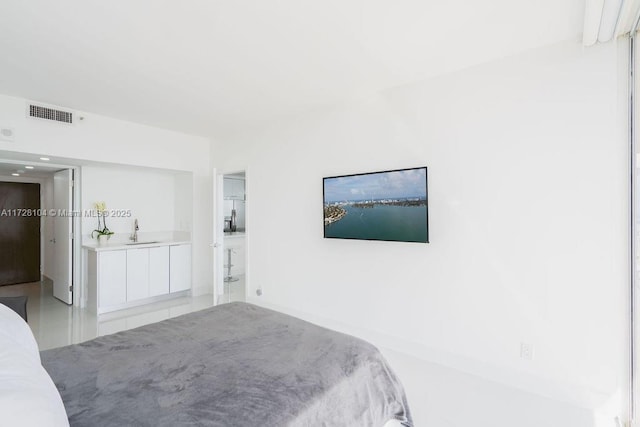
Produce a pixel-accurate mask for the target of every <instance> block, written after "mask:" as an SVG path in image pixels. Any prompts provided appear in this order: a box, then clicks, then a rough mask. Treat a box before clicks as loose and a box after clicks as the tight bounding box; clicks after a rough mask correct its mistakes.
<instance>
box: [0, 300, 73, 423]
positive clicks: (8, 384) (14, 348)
mask: <svg viewBox="0 0 640 427" xmlns="http://www.w3.org/2000/svg"><path fill="white" fill-rule="evenodd" d="M0 424H1V425H8V426H14V425H15V426H27V427H30V426H34V427H35V426H38V427H40V426H52V427H58V426H68V425H69V421H68V419H67V413H66V411H65V409H64V405H63V404H62V399H61V398H60V394H59V393H58V390H57V389H56V386H55V385H54V384H53V381H51V378H50V377H49V375H48V374H47V371H45V369H44V368H43V367H42V365H41V364H40V353H39V351H38V344H37V343H36V340H35V338H34V337H33V334H32V333H31V329H30V328H29V325H27V323H26V322H25V321H24V320H23V319H22V318H21V317H20V316H18V314H17V313H15V312H14V311H13V310H11V309H10V308H8V307H6V306H4V305H2V304H0Z"/></svg>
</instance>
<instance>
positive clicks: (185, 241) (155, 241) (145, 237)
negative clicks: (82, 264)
mask: <svg viewBox="0 0 640 427" xmlns="http://www.w3.org/2000/svg"><path fill="white" fill-rule="evenodd" d="M190 244H191V238H190V236H189V233H180V232H174V233H140V235H139V236H138V241H137V242H134V241H132V240H130V239H129V236H128V235H124V236H123V235H118V234H114V235H113V236H112V237H111V238H110V239H107V240H106V241H105V240H104V238H102V240H101V241H100V242H98V241H97V240H96V239H90V240H89V242H87V243H85V244H83V245H82V248H83V249H87V250H89V251H95V252H101V251H119V250H123V249H143V248H156V247H160V246H174V245H190Z"/></svg>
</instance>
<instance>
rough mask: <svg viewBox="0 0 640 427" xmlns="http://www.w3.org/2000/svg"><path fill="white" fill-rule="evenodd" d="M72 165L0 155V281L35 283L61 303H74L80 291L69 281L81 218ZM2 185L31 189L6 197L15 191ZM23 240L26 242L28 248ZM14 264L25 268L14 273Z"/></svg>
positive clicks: (75, 265) (76, 269) (73, 276)
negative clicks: (11, 191)
mask: <svg viewBox="0 0 640 427" xmlns="http://www.w3.org/2000/svg"><path fill="white" fill-rule="evenodd" d="M78 170H79V169H78V168H75V167H69V166H64V165H55V164H47V163H42V162H28V163H27V162H26V161H19V160H17V161H16V160H8V159H0V184H1V185H2V188H1V189H0V194H1V195H0V206H2V207H0V215H2V212H3V210H4V212H5V215H4V216H0V251H1V252H0V254H1V255H0V278H1V280H2V281H0V283H2V284H10V283H12V284H15V285H18V286H21V285H19V284H25V283H26V284H28V283H30V284H38V285H39V286H40V287H41V289H42V290H43V292H48V293H49V294H51V297H54V296H55V298H56V299H57V300H60V301H61V302H63V303H65V304H67V305H72V304H73V303H74V302H75V303H76V305H80V303H81V299H80V297H81V295H79V292H76V293H75V294H76V295H74V292H73V284H74V282H78V280H77V278H78V277H79V274H80V273H81V271H80V269H79V267H78V266H79V265H80V257H81V247H80V241H79V239H75V238H74V237H75V235H74V233H73V231H74V230H76V229H79V223H80V220H81V216H80V215H79V186H78V185H74V181H73V177H74V174H75V175H76V177H77V176H78V175H79V173H78ZM8 187H13V188H23V189H27V188H31V189H32V190H31V192H30V194H29V196H25V195H22V196H20V197H19V200H20V203H19V204H16V203H14V202H12V201H11V200H12V198H13V199H16V197H17V196H15V195H13V196H9V195H8V193H7V191H8V190H7V188H8ZM13 191H14V192H15V190H13ZM17 209H21V210H17ZM14 210H15V215H14V213H13V211H14ZM16 220H20V222H21V223H22V224H23V225H20V224H18V223H17V221H16ZM60 224H63V225H66V227H65V226H63V227H60ZM21 230H22V231H21ZM18 236H19V237H18ZM25 246H27V247H29V248H30V249H29V250H28V252H27V250H26V249H25ZM20 270H24V271H28V274H21V275H20V276H16V272H17V271H20ZM10 276H14V277H10ZM74 279H76V280H74ZM46 285H48V286H46ZM12 288H13V287H12ZM2 292H3V293H6V292H9V293H10V292H11V289H9V287H6V288H5V289H4V290H3V291H2ZM74 297H75V301H74Z"/></svg>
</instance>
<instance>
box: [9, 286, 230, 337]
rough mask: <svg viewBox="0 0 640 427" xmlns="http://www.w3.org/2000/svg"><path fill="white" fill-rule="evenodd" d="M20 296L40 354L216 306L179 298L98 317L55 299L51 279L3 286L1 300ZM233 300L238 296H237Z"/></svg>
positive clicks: (210, 298) (201, 298)
mask: <svg viewBox="0 0 640 427" xmlns="http://www.w3.org/2000/svg"><path fill="white" fill-rule="evenodd" d="M17 295H27V296H28V297H29V300H28V302H27V316H28V323H29V326H30V327H31V330H32V331H33V335H34V336H35V337H36V341H37V342H38V346H39V347H40V350H47V349H50V348H55V347H61V346H64V345H68V344H76V343H79V342H83V341H87V340H90V339H93V338H95V337H97V336H101V335H107V334H112V333H115V332H119V331H122V330H126V329H131V328H136V327H138V326H142V325H146V324H149V323H154V322H159V321H161V320H165V319H168V318H171V317H176V316H180V315H181V314H186V313H190V312H192V311H197V310H202V309H205V308H208V307H211V306H213V295H211V294H209V295H203V296H199V297H193V298H192V297H182V298H176V299H173V300H167V301H162V302H157V303H153V304H148V305H145V306H141V307H136V308H131V309H127V310H120V311H118V312H114V313H107V314H103V315H100V316H99V317H98V316H96V315H95V314H93V313H91V312H89V311H88V310H86V309H83V308H78V307H71V306H68V305H66V304H64V303H63V302H61V301H59V300H58V299H56V298H54V297H53V283H52V282H51V280H48V279H45V280H42V281H40V282H33V283H24V284H19V285H8V286H0V296H17ZM234 298H238V296H236V294H234ZM234 301H237V299H234Z"/></svg>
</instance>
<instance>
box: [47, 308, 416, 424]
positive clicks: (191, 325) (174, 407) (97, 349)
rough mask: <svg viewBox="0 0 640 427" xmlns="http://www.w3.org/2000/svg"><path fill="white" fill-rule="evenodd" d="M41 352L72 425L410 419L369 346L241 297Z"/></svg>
mask: <svg viewBox="0 0 640 427" xmlns="http://www.w3.org/2000/svg"><path fill="white" fill-rule="evenodd" d="M41 357H42V364H43V366H44V367H45V369H46V370H47V371H48V372H49V374H50V375H51V378H52V379H53V382H54V383H55V384H56V386H57V387H58V389H59V391H60V394H61V395H62V400H63V402H64V405H65V407H66V409H67V414H68V416H69V421H70V423H71V425H72V426H239V427H244V426H247V427H252V426H260V427H263V426H265V427H266V426H277V427H280V426H367V427H369V426H374V427H382V426H383V425H384V424H385V422H386V421H388V420H390V419H397V420H399V421H400V422H401V423H403V424H404V425H406V426H412V421H411V416H410V414H409V409H408V406H407V402H406V398H405V394H404V391H403V389H402V386H401V384H400V382H399V381H398V379H397V378H396V376H395V375H394V374H393V372H392V371H391V369H390V368H389V366H388V365H387V363H386V361H385V360H384V359H383V357H382V355H381V354H380V353H379V352H378V350H377V349H376V348H375V347H373V346H372V345H371V344H369V343H367V342H365V341H362V340H360V339H356V338H354V337H351V336H348V335H344V334H341V333H338V332H335V331H331V330H328V329H325V328H321V327H319V326H316V325H313V324H311V323H308V322H305V321H302V320H300V319H296V318H294V317H291V316H288V315H285V314H282V313H278V312H276V311H272V310H267V309H264V308H261V307H258V306H254V305H251V304H246V303H231V304H224V305H220V306H217V307H213V308H210V309H207V310H203V311H199V312H194V313H190V314H186V315H183V316H180V317H176V318H173V319H169V320H165V321H163V322H159V323H155V324H151V325H147V326H143V327H140V328H137V329H132V330H128V331H124V332H120V333H117V334H113V335H107V336H103V337H99V338H96V339H94V340H92V341H87V342H85V343H81V344H76V345H70V346H67V347H61V348H57V349H52V350H46V351H43V352H41Z"/></svg>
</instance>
